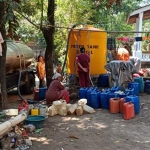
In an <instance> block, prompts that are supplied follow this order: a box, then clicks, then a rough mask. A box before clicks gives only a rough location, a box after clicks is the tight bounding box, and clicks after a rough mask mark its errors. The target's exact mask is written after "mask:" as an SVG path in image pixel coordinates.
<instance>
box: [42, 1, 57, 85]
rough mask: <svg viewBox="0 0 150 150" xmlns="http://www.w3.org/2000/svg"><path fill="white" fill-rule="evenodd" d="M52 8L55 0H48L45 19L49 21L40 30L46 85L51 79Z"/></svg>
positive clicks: (52, 49) (52, 47)
mask: <svg viewBox="0 0 150 150" xmlns="http://www.w3.org/2000/svg"><path fill="white" fill-rule="evenodd" d="M54 9H55V0H48V11H47V19H48V21H49V24H50V27H49V28H42V29H41V30H42V32H43V35H44V38H45V41H46V45H47V46H46V51H45V67H46V80H47V87H49V84H50V83H51V81H52V76H53V51H54V32H55V28H54V22H55V21H54Z"/></svg>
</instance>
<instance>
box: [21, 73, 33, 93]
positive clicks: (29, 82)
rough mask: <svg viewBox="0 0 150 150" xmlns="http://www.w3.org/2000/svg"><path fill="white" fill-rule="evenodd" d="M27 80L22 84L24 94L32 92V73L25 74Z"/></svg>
mask: <svg viewBox="0 0 150 150" xmlns="http://www.w3.org/2000/svg"><path fill="white" fill-rule="evenodd" d="M26 76H27V77H26V78H27V80H26V83H25V85H23V89H24V93H25V94H32V93H33V91H34V86H35V78H34V75H33V74H31V73H30V74H27V75H26Z"/></svg>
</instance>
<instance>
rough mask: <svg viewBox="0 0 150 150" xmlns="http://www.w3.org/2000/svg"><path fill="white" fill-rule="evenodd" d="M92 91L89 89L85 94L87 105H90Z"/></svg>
mask: <svg viewBox="0 0 150 150" xmlns="http://www.w3.org/2000/svg"><path fill="white" fill-rule="evenodd" d="M92 91H93V88H92V87H90V88H89V89H88V90H87V92H86V98H87V105H88V106H90V105H91V92H92Z"/></svg>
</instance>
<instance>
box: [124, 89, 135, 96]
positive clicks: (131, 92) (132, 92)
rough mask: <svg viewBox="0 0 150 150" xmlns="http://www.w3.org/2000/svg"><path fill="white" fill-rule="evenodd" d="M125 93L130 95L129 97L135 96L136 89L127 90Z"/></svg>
mask: <svg viewBox="0 0 150 150" xmlns="http://www.w3.org/2000/svg"><path fill="white" fill-rule="evenodd" d="M125 93H129V94H128V95H134V89H133V88H127V89H125Z"/></svg>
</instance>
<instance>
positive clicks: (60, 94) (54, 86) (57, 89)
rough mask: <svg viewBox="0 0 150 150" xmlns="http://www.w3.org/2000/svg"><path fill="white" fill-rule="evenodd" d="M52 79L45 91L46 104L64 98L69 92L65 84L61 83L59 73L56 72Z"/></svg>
mask: <svg viewBox="0 0 150 150" xmlns="http://www.w3.org/2000/svg"><path fill="white" fill-rule="evenodd" d="M52 79H53V81H52V82H51V84H50V86H49V88H48V90H47V92H46V101H47V103H48V104H50V103H52V102H53V101H55V100H59V99H64V100H65V97H66V95H67V94H69V93H68V91H67V90H66V89H65V86H63V85H62V84H61V81H62V76H61V74H60V73H56V74H55V75H54V76H53V77H52Z"/></svg>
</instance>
